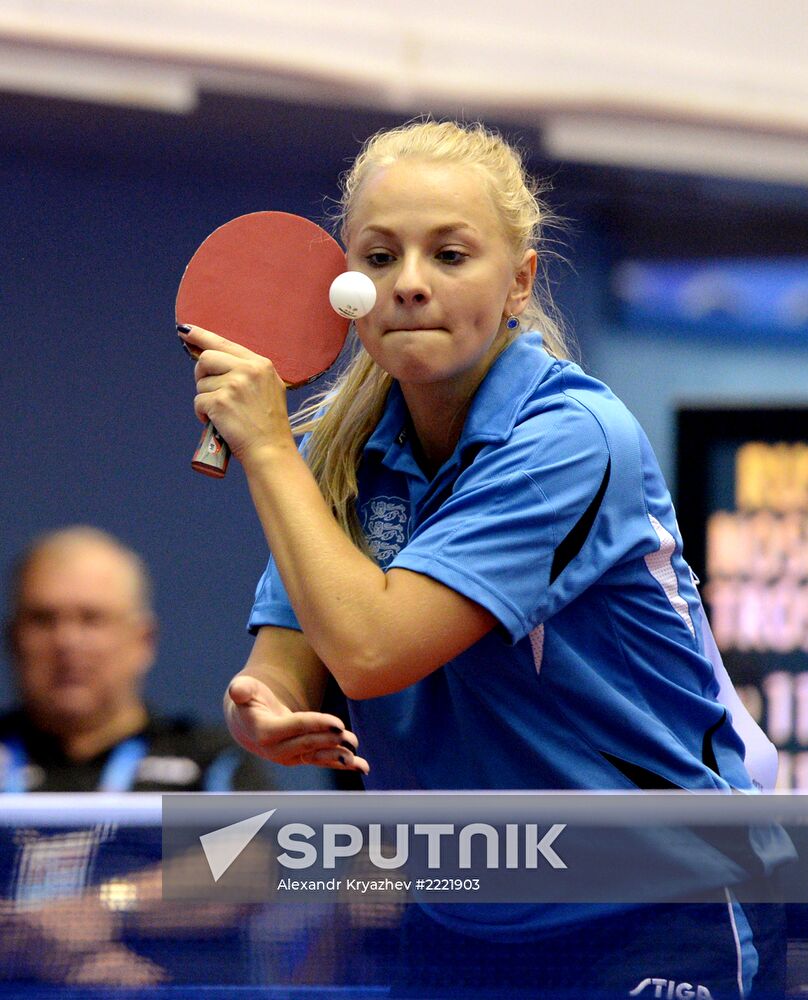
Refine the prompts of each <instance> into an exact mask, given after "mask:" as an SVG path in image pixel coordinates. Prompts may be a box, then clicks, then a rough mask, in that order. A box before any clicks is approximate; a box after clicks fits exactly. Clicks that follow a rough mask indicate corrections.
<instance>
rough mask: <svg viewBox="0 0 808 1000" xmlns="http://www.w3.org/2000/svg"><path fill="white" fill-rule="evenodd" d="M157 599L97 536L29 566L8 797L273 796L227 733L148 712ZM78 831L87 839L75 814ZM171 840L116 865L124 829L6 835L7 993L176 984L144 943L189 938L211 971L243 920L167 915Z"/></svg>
mask: <svg viewBox="0 0 808 1000" xmlns="http://www.w3.org/2000/svg"><path fill="white" fill-rule="evenodd" d="M150 590H151V588H150V583H149V578H148V573H147V571H146V567H145V566H144V564H143V562H142V560H141V559H140V558H139V556H138V555H137V554H136V553H134V552H133V551H131V550H130V549H128V548H127V547H126V546H124V545H123V544H122V543H121V542H119V541H118V540H117V539H116V538H114V537H113V536H112V535H109V534H107V533H106V532H103V531H99V530H97V529H95V528H90V527H83V526H81V527H70V528H66V529H63V530H61V531H56V532H53V533H51V534H48V535H44V536H42V537H41V538H38V539H36V540H35V541H34V542H33V544H32V545H31V546H30V547H29V548H28V549H27V550H26V551H25V552H24V553H23V555H22V557H21V558H20V559H19V561H18V563H17V566H16V568H15V570H14V573H13V576H12V579H11V586H10V600H9V615H8V619H7V623H6V639H7V644H8V650H9V653H10V658H11V662H12V664H13V667H14V672H15V680H16V682H17V688H18V691H19V707H18V708H16V709H15V710H13V711H11V712H8V713H6V714H5V715H3V716H0V790H2V791H4V792H94V791H106V792H129V791H138V792H140V791H144V792H145V791H151V792H157V791H162V792H187V791H202V790H211V791H226V790H266V789H267V788H270V787H272V781H271V780H268V773H267V772H266V771H265V770H264V769H263V768H262V766H261V763H260V762H258V761H256V760H255V759H253V758H251V757H249V756H248V755H246V754H244V753H242V751H241V750H240V749H239V748H238V747H236V746H235V745H234V744H233V743H232V741H231V739H230V737H229V734H227V732H226V731H225V730H224V729H223V728H222V729H217V728H215V727H210V726H203V725H199V724H197V723H193V722H189V721H186V720H182V719H166V718H160V717H156V716H154V715H153V714H151V713H150V711H149V709H148V708H147V706H146V705H145V703H144V700H143V695H142V688H143V682H144V679H145V677H146V675H147V674H148V671H149V670H150V668H151V666H152V664H153V663H154V660H155V654H156V638H157V622H156V619H155V616H154V612H153V611H152V607H151V595H150ZM211 693H214V692H211ZM215 693H217V694H218V692H215ZM33 822H34V821H32V825H33ZM64 825H65V826H66V827H70V826H71V818H70V810H69V807H68V808H66V809H64ZM159 832H160V831H159V827H157V828H156V830H155V831H152V833H151V834H149V836H150V837H151V841H155V838H156V842H148V843H144V844H143V845H140V844H138V843H134V842H131V843H130V842H129V841H127V844H128V852H121V850H120V849H115V850H107V851H105V852H100V851H99V848H100V847H101V846H102V845H103V844H104V843H105V842H106V841H107V840H109V839H110V837H112V836H113V835H114V830H113V829H112V827H111V826H110V824H109V823H101V824H98V823H97V824H95V825H87V824H85V825H84V828H82V829H80V830H71V829H68V830H67V831H65V832H62V831H60V832H50V831H49V830H46V831H45V832H39V831H37V830H27V829H25V830H17V831H14V830H13V829H12V830H3V831H2V834H3V836H4V838H5V840H4V844H5V849H4V850H3V851H2V852H0V853H2V861H3V863H2V864H1V865H0V969H2V972H0V980H2V979H12V980H19V979H44V980H49V981H52V982H60V983H74V984H77V983H87V984H109V985H130V986H131V985H146V984H149V983H157V982H161V981H164V980H165V979H171V978H173V975H172V973H171V972H169V971H168V970H167V969H166V968H164V967H163V965H162V964H160V963H162V961H163V954H162V953H161V954H160V956H159V962H155V961H154V960H153V958H152V957H149V956H148V955H147V954H140V953H139V952H138V950H136V949H135V948H134V947H132V946H131V945H130V944H129V942H128V941H127V939H126V934H127V933H129V932H134V933H136V934H140V935H145V936H146V937H147V938H149V937H154V936H161V935H164V936H167V937H168V938H171V937H172V935H174V934H177V933H179V934H180V935H181V938H183V939H188V947H192V948H194V954H195V955H196V956H198V957H197V958H195V962H197V963H199V964H200V965H201V964H202V962H201V958H202V956H204V955H206V954H207V953H208V952H210V954H211V955H212V956H215V955H216V954H217V953H216V949H215V948H214V946H213V943H214V941H219V942H223V943H224V944H226V943H227V939H228V935H231V936H232V935H233V934H236V935H237V934H238V926H237V925H238V920H239V918H240V917H241V915H242V913H243V910H242V909H240V908H238V907H233V906H209V907H204V906H196V907H193V908H189V907H187V906H185V905H180V904H171V903H164V902H163V899H162V874H161V866H160V864H159V860H158V859H159ZM8 838H11V839H10V840H8ZM130 839H131V838H130ZM147 840H148V837H147ZM6 841H8V843H6ZM139 851H140V853H138V852H139ZM122 853H123V854H124V856H121V855H122ZM200 940H205V941H206V947H205V948H203V949H199V948H198V947H197V944H198V942H199V941H200ZM174 951H175V952H176V955H175V956H174V961H175V964H176V963H182V962H183V956H182V952H181V950H180V949H179V948H178V947H174ZM186 964H187V963H186Z"/></svg>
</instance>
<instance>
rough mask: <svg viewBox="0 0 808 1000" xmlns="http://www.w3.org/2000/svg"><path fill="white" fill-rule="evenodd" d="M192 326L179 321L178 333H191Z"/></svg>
mask: <svg viewBox="0 0 808 1000" xmlns="http://www.w3.org/2000/svg"><path fill="white" fill-rule="evenodd" d="M190 332H191V328H190V326H186V325H185V324H184V323H177V333H190Z"/></svg>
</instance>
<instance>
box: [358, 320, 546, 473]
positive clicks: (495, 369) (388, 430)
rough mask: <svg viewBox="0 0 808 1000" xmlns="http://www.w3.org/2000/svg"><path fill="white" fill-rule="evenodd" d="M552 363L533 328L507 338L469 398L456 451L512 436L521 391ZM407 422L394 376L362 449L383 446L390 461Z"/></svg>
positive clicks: (523, 393) (526, 390)
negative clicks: (501, 350) (382, 409)
mask: <svg viewBox="0 0 808 1000" xmlns="http://www.w3.org/2000/svg"><path fill="white" fill-rule="evenodd" d="M553 364H554V358H552V357H551V356H550V355H549V354H547V352H546V351H545V350H544V348H543V346H542V336H541V334H540V333H538V332H537V331H535V330H532V331H530V332H528V333H523V334H522V335H521V336H519V337H517V338H516V340H514V341H513V343H512V344H509V345H508V347H506V348H505V350H504V351H503V352H502V353H501V354H500V355H499V357H498V358H497V359H496V360H495V361H494V363H493V365H492V366H491V368H490V369H489V370H488V373H487V375H486V376H485V378H484V379H483V381H482V383H481V384H480V387H479V389H478V390H477V392H476V394H475V396H474V399H473V400H472V403H471V408H470V409H469V412H468V416H467V417H466V422H465V424H464V425H463V430H462V432H461V435H460V441H459V442H458V447H457V449H456V451H457V452H460V451H463V450H464V449H465V448H466V447H467V446H468V445H471V444H475V443H490V442H494V441H501V440H506V439H507V438H508V437H510V435H511V433H512V431H513V428H514V424H515V423H516V419H517V417H518V415H519V413H520V411H521V409H522V406H523V403H524V400H525V397H526V396H527V395H528V394H529V393H530V392H531V391H532V390H533V388H534V386H535V385H536V384H537V383H538V382H540V381H541V380H542V379H543V378H544V377H545V375H546V374H547V371H548V369H549V368H550V367H551V366H552V365H553ZM408 423H409V415H408V413H407V404H406V403H405V402H404V396H403V394H402V392H401V388H400V386H399V384H398V382H394V383H393V385H392V387H391V389H390V393H389V395H388V397H387V402H386V404H385V408H384V412H383V413H382V416H381V419H380V420H379V422H378V424H377V425H376V427H375V429H374V431H373V433H372V434H371V436H370V438H369V439H368V442H367V444H366V445H365V451H379V452H382V453H383V454H384V456H385V458H384V459H383V461H384V462H385V464H391V463H390V462H389V461H388V459H392V456H391V455H390V452H391V451H392V450H393V449H396V450H397V449H400V448H401V446H402V445H403V444H404V443H405V442H406V439H407V434H408Z"/></svg>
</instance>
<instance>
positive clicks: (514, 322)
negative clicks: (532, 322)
mask: <svg viewBox="0 0 808 1000" xmlns="http://www.w3.org/2000/svg"><path fill="white" fill-rule="evenodd" d="M505 326H507V328H508V329H509V330H515V329H516V328H517V327H518V326H519V320H518V319H517V318H516V316H513V315H511V316H509V317H508V319H507V321H506V323H505Z"/></svg>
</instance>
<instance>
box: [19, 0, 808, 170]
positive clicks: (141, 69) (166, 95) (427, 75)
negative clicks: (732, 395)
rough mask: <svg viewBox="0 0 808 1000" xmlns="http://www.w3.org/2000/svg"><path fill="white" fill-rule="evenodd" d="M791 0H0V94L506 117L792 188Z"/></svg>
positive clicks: (637, 161)
mask: <svg viewBox="0 0 808 1000" xmlns="http://www.w3.org/2000/svg"><path fill="white" fill-rule="evenodd" d="M806 51H808V10H806V6H805V3H804V0H768V2H767V0H746V2H744V3H738V2H737V0H709V2H704V0H676V2H671V0H643V2H642V3H638V2H636V0H574V2H570V3H563V4H559V3H552V4H550V3H546V2H542V0H510V2H509V3H508V5H507V7H505V8H501V7H499V6H498V5H494V4H492V3H491V2H490V0H466V2H465V3H464V4H463V5H462V10H460V11H459V12H458V8H455V7H449V8H447V7H445V6H443V5H436V4H435V3H434V2H433V0H408V2H407V3H406V4H401V3H398V2H395V3H394V2H390V0H387V2H385V0H39V2H37V3H32V2H31V0H0V93H2V92H3V91H5V93H7V94H11V93H18V94H28V95H40V96H46V97H61V98H63V99H72V100H78V101H89V102H97V103H99V104H105V105H113V104H118V105H121V106H126V107H139V108H142V109H151V110H154V111H155V112H158V113H162V114H165V115H168V116H170V115H175V116H178V117H181V116H184V115H188V114H192V113H193V112H194V110H195V109H196V108H198V106H199V101H200V94H205V93H212V94H220V95H226V94H229V95H242V96H246V97H254V98H260V99H265V100H266V99H269V100H274V101H291V102H293V103H300V104H307V103H308V104H311V105H330V106H334V107H340V106H342V107H349V108H362V109H365V110H366V111H369V112H376V113H379V114H390V115H393V116H396V117H398V118H401V117H402V115H404V116H408V115H411V114H413V113H421V112H425V111H429V112H431V113H434V114H438V115H457V114H460V115H463V116H465V117H468V116H480V117H484V118H486V119H491V118H493V119H496V120H499V121H505V122H507V121H512V122H516V123H518V124H519V125H520V126H527V127H530V128H534V129H535V130H536V132H537V133H540V134H541V144H542V149H543V151H544V153H545V154H546V156H547V157H548V158H550V159H553V160H561V161H572V162H579V163H584V164H604V165H617V166H629V167H638V168H643V169H646V168H650V169H659V170H666V171H671V172H676V173H683V174H688V173H689V174H705V175H710V176H718V177H733V178H741V179H751V180H764V181H767V182H773V183H779V184H786V185H789V186H795V187H808V59H806V55H805V53H806Z"/></svg>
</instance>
